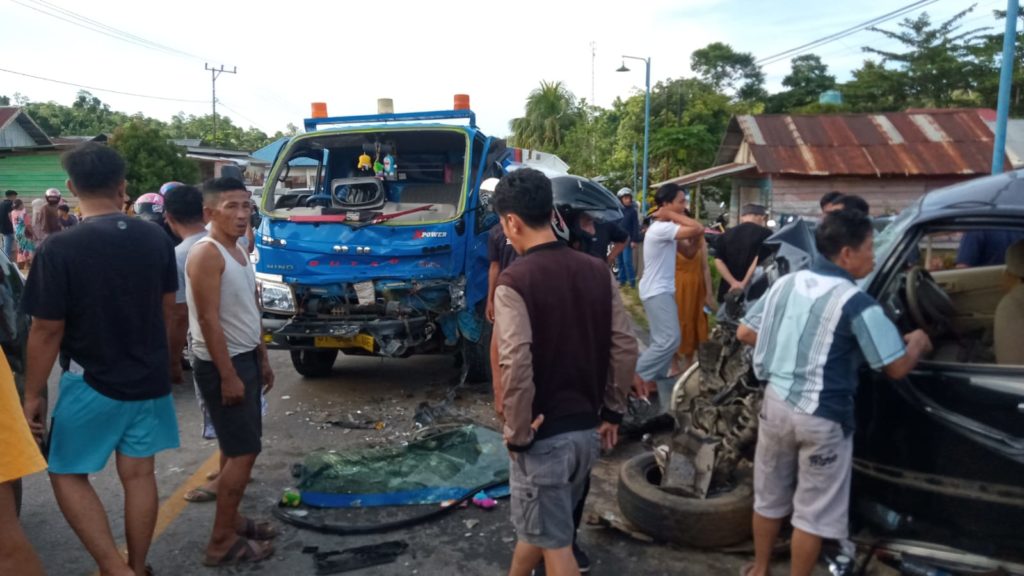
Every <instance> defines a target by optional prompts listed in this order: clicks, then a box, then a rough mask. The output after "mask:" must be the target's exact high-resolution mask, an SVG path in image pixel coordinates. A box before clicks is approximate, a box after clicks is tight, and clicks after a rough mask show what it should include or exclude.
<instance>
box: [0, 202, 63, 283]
mask: <svg viewBox="0 0 1024 576" xmlns="http://www.w3.org/2000/svg"><path fill="white" fill-rule="evenodd" d="M29 208H31V210H29V209H27V208H26V207H25V202H24V200H22V199H21V198H19V197H18V192H17V191H16V190H7V191H6V192H5V193H4V199H3V200H2V201H0V235H3V250H4V254H6V255H7V257H8V258H9V259H10V260H11V261H12V262H17V264H18V267H19V268H21V269H22V270H28V268H30V267H31V266H32V258H33V256H35V253H36V247H37V246H38V245H39V244H40V243H41V242H42V241H43V240H45V239H46V238H47V237H48V236H49V235H51V234H56V233H57V232H60V231H62V230H67V229H68V228H71V227H72V226H75V225H76V224H78V216H77V215H76V214H74V213H73V212H72V209H71V206H70V205H68V203H67V202H66V201H65V200H64V198H63V197H62V194H61V192H60V190H57V189H56V188H50V189H48V190H47V191H46V192H45V194H44V195H43V197H42V198H36V199H35V200H33V201H32V203H31V205H30V206H29Z"/></svg>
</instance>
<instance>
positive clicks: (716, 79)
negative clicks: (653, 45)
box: [690, 42, 767, 101]
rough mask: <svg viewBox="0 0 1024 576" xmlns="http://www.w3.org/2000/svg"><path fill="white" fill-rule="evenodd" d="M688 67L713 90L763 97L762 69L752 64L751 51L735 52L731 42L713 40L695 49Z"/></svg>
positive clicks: (754, 98)
mask: <svg viewBox="0 0 1024 576" xmlns="http://www.w3.org/2000/svg"><path fill="white" fill-rule="evenodd" d="M690 68H691V69H692V70H693V71H694V72H695V73H696V74H697V76H699V77H700V78H701V79H702V80H704V81H705V82H707V83H709V84H710V85H711V86H712V88H713V89H714V90H715V91H716V92H725V93H729V94H732V95H733V96H734V97H735V98H736V99H737V100H748V101H760V100H764V98H765V97H766V96H767V92H765V89H764V72H762V71H761V67H760V66H758V65H757V64H755V59H754V55H753V54H751V53H749V52H736V51H735V50H733V49H732V46H729V45H728V44H724V43H722V42H712V43H711V44H708V45H707V46H705V47H704V48H701V49H699V50H696V51H694V53H693V54H692V55H691V56H690Z"/></svg>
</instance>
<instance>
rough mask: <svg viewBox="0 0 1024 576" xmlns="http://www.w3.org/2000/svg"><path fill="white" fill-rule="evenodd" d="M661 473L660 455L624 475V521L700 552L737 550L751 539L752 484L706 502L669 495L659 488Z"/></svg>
mask: <svg viewBox="0 0 1024 576" xmlns="http://www.w3.org/2000/svg"><path fill="white" fill-rule="evenodd" d="M659 476H660V471H659V470H658V465H657V464H656V463H655V461H654V454H652V453H649V452H648V453H645V454H640V455H638V456H634V457H633V458H630V459H629V460H627V461H626V463H625V464H623V465H622V470H621V471H620V473H619V489H618V499H619V508H620V509H621V510H622V515H623V516H625V517H626V519H627V520H629V521H630V522H632V523H633V524H634V525H636V527H637V528H639V529H640V530H641V531H642V532H644V533H646V534H649V535H651V536H654V537H655V538H657V539H659V540H663V541H667V542H672V543H675V544H683V545H686V546H693V547H696V548H717V547H722V546H731V545H734V544H739V543H740V542H745V541H747V540H749V539H750V535H751V519H752V518H753V513H754V488H753V482H752V480H751V478H750V477H749V475H748V476H746V477H744V478H742V479H741V480H740V482H739V483H738V484H737V485H736V487H734V488H733V489H732V490H730V491H728V492H724V493H721V494H716V495H714V496H711V497H708V498H707V499H705V500H701V499H699V498H688V497H685V496H679V495H676V494H672V493H670V492H666V491H664V490H662V489H661V488H659V487H658V486H657V484H656V482H658V481H659V480H660V478H659Z"/></svg>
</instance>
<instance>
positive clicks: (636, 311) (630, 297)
mask: <svg viewBox="0 0 1024 576" xmlns="http://www.w3.org/2000/svg"><path fill="white" fill-rule="evenodd" d="M619 293H620V294H622V304H623V305H624V306H625V307H626V312H629V315H630V316H632V317H633V321H634V322H636V323H637V325H638V326H640V327H641V328H643V329H644V330H650V328H651V326H650V324H648V323H647V314H646V313H645V312H644V305H643V304H641V303H640V292H639V291H637V289H636V288H630V287H629V286H622V287H620V288H619Z"/></svg>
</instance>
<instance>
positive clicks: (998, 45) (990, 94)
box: [974, 10, 1024, 117]
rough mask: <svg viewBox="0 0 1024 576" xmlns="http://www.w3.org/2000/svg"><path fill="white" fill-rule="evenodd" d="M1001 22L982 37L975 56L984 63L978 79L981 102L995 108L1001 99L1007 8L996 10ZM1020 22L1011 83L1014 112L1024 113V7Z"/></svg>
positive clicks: (996, 16) (1012, 111) (1011, 114)
mask: <svg viewBox="0 0 1024 576" xmlns="http://www.w3.org/2000/svg"><path fill="white" fill-rule="evenodd" d="M992 13H993V16H994V17H995V20H996V22H997V24H998V25H997V26H996V33H993V34H988V35H985V36H983V37H982V40H981V43H980V44H979V45H978V46H977V48H976V49H975V51H974V54H975V58H977V60H978V62H979V63H980V65H981V73H980V74H979V75H978V79H977V89H978V94H979V96H980V98H981V105H982V106H984V107H986V108H995V107H996V106H997V104H998V101H999V73H1000V67H1001V65H1002V55H1003V29H1004V28H1005V23H1006V10H993V11H992ZM1019 19H1020V22H1018V24H1017V30H1018V32H1017V41H1016V44H1015V47H1016V55H1015V57H1014V59H1013V61H1014V69H1013V81H1012V83H1011V87H1010V116H1014V117H1017V116H1024V93H1022V92H1024V90H1022V88H1024V69H1022V67H1021V66H1020V62H1022V61H1024V26H1021V22H1024V10H1022V11H1020V12H1019Z"/></svg>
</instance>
